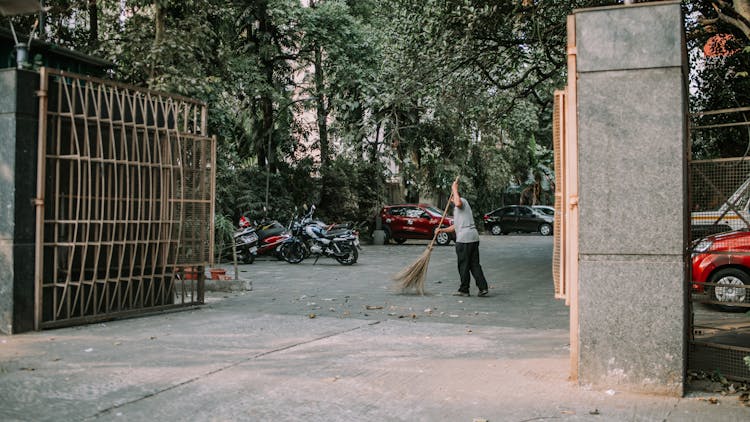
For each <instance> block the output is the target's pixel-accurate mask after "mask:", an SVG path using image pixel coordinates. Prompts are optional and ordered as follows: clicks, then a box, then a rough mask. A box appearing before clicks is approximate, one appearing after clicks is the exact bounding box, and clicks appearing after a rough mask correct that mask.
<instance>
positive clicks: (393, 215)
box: [383, 207, 406, 238]
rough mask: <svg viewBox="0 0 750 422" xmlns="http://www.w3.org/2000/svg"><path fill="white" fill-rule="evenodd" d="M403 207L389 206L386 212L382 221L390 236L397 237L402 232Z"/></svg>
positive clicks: (403, 220) (403, 221)
mask: <svg viewBox="0 0 750 422" xmlns="http://www.w3.org/2000/svg"><path fill="white" fill-rule="evenodd" d="M403 214H404V208H403V207H391V208H389V209H388V211H387V212H386V216H385V220H384V221H383V223H384V224H385V226H386V227H388V230H390V233H391V236H392V237H394V238H395V237H399V236H400V235H402V234H403V232H404V223H405V221H406V220H405V219H404V215H403Z"/></svg>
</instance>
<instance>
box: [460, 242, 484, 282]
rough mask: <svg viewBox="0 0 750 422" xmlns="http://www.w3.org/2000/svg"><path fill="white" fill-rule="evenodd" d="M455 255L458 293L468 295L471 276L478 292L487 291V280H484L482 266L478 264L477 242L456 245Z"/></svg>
mask: <svg viewBox="0 0 750 422" xmlns="http://www.w3.org/2000/svg"><path fill="white" fill-rule="evenodd" d="M456 255H457V256H458V275H459V276H460V277H461V287H459V288H458V291H459V292H464V293H469V285H470V284H471V276H472V275H473V276H474V282H475V283H477V287H478V288H479V290H487V279H485V278H484V273H483V272H482V266H481V265H480V264H479V242H471V243H456Z"/></svg>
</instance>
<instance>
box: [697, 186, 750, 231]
mask: <svg viewBox="0 0 750 422" xmlns="http://www.w3.org/2000/svg"><path fill="white" fill-rule="evenodd" d="M749 207H750V179H747V180H745V183H743V184H742V185H741V186H740V187H739V188H738V189H737V190H736V191H734V193H733V194H732V196H730V197H729V198H728V199H727V200H726V201H725V202H724V203H723V204H722V205H721V206H720V207H719V208H718V209H717V210H709V211H694V212H693V213H691V215H690V225H691V228H692V232H693V235H694V236H693V237H694V238H697V237H703V236H706V235H709V234H714V233H723V232H728V231H732V230H747V229H748V228H750V210H748V208H749Z"/></svg>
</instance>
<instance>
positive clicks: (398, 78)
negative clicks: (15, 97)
mask: <svg viewBox="0 0 750 422" xmlns="http://www.w3.org/2000/svg"><path fill="white" fill-rule="evenodd" d="M612 3H614V1H607V0H576V1H572V2H571V1H563V0H550V1H543V2H542V1H536V2H520V1H500V2H498V1H490V0H356V1H355V0H314V1H311V2H310V7H307V6H305V5H303V4H302V2H300V1H298V0H232V1H223V0H127V1H125V2H119V1H118V2H96V6H97V7H96V8H93V9H92V8H89V6H91V3H90V2H88V0H56V1H55V0H50V1H48V2H46V4H47V5H49V6H51V9H50V10H49V13H48V23H47V27H46V31H45V34H48V35H49V36H50V37H51V38H52V39H54V40H56V41H59V42H60V43H61V44H62V45H65V46H67V47H70V48H73V49H77V50H79V51H83V52H87V53H94V54H98V55H100V56H102V57H104V58H106V59H109V60H111V61H112V62H113V63H115V67H114V69H113V72H112V76H113V77H114V78H116V79H118V80H121V81H124V82H129V83H133V84H136V85H140V86H146V87H149V88H152V89H156V90H162V91H168V92H171V93H177V94H182V95H186V96H190V97H194V98H197V99H200V100H202V101H205V102H206V103H207V104H208V110H209V114H208V126H209V133H210V134H212V135H216V136H217V139H218V146H217V157H218V160H217V161H218V162H217V183H216V187H217V195H216V201H217V203H216V210H217V220H216V225H217V233H218V230H222V233H223V234H222V236H217V241H219V238H222V239H223V238H224V237H225V236H224V235H226V231H227V230H228V229H229V224H228V223H231V222H236V220H237V219H238V218H239V216H240V215H241V214H242V213H246V212H248V213H250V214H251V215H252V216H254V217H258V218H260V217H263V216H270V217H273V218H277V219H279V220H285V219H287V218H289V217H290V216H291V215H292V214H293V213H294V209H295V207H301V206H302V205H303V204H308V205H310V204H316V205H318V208H319V210H320V211H319V216H320V217H321V218H324V219H326V220H329V221H361V220H368V221H369V220H371V219H372V216H373V215H374V214H375V212H376V211H377V209H378V208H379V207H380V206H381V205H383V201H384V198H385V197H386V195H385V192H386V180H388V178H390V177H391V176H392V174H391V173H390V171H389V170H387V169H393V165H395V166H397V170H396V172H397V175H398V176H400V179H401V181H402V183H403V185H404V188H405V189H406V191H407V200H415V201H416V200H421V199H423V198H425V197H426V196H429V195H432V196H433V197H435V199H436V200H438V201H439V202H445V201H446V200H447V192H448V188H449V186H450V183H451V182H452V180H453V179H454V178H455V176H456V175H457V174H460V175H461V177H462V180H463V182H462V189H463V190H464V192H465V193H466V195H467V196H468V197H469V198H470V200H472V204H473V205H474V208H475V209H477V210H485V209H491V208H494V207H497V206H499V205H501V204H502V201H503V194H504V192H505V190H506V188H507V187H508V186H509V184H520V185H524V184H527V183H530V184H531V185H534V184H535V183H537V181H538V180H541V178H544V177H549V175H548V174H547V173H549V171H548V167H550V160H551V155H550V153H549V152H550V151H549V149H550V143H551V122H550V120H551V101H552V92H553V89H554V88H559V87H560V86H562V84H563V83H564V77H565V36H566V30H565V20H566V16H567V15H568V14H569V13H570V11H571V10H572V9H573V8H577V7H585V6H596V5H603V4H612ZM94 18H96V19H94ZM24 19H28V18H24ZM94 23H96V25H93V24H94ZM94 26H96V28H97V30H96V31H94ZM92 39H95V41H96V42H93V41H92ZM744 70H746V69H745V68H742V69H740V70H739V71H737V72H735V73H734V74H733V75H734V78H733V79H732V80H731V82H732V84H735V85H736V84H740V83H742V82H747V81H748V80H750V78H747V77H743V76H742V71H744ZM736 86H741V85H736ZM310 116H313V117H312V118H310ZM321 154H324V156H322V157H321ZM529 180H531V182H529Z"/></svg>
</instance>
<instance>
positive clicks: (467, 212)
mask: <svg viewBox="0 0 750 422" xmlns="http://www.w3.org/2000/svg"><path fill="white" fill-rule="evenodd" d="M461 203H462V204H463V206H462V207H461V208H459V207H456V206H454V207H453V225H454V226H455V228H456V243H472V242H479V232H478V231H477V227H476V226H475V225H474V216H473V215H472V214H471V206H470V205H469V201H467V200H466V199H464V198H461Z"/></svg>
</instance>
